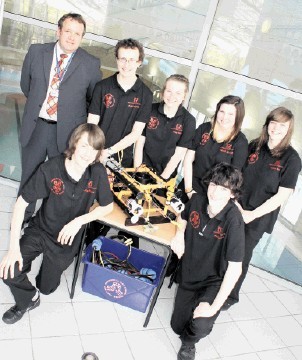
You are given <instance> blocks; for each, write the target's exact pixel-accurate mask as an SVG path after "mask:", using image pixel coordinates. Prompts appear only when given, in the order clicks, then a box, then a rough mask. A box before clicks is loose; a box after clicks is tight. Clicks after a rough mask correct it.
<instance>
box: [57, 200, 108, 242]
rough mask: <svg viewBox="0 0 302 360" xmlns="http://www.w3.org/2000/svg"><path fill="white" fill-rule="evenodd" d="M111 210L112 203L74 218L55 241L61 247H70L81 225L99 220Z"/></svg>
mask: <svg viewBox="0 0 302 360" xmlns="http://www.w3.org/2000/svg"><path fill="white" fill-rule="evenodd" d="M112 210H113V203H110V204H108V205H106V206H97V207H95V208H94V209H93V210H92V211H91V212H89V213H87V214H84V215H81V216H78V217H76V218H75V219H73V220H72V221H70V222H69V223H68V224H66V225H65V226H64V227H63V229H62V230H61V231H60V232H59V236H58V239H57V240H58V242H60V243H61V244H62V245H67V244H68V245H71V244H72V242H73V240H74V237H75V236H76V234H77V233H78V232H79V230H80V228H81V227H82V226H83V225H85V224H88V223H90V222H91V221H94V220H101V219H102V218H103V217H104V216H106V215H107V214H109V213H111V211H112Z"/></svg>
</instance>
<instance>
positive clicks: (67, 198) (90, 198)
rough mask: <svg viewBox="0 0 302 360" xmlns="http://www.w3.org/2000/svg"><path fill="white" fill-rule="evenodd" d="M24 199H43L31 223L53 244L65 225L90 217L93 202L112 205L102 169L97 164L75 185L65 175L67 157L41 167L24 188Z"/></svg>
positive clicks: (106, 180)
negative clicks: (85, 215) (87, 215)
mask: <svg viewBox="0 0 302 360" xmlns="http://www.w3.org/2000/svg"><path fill="white" fill-rule="evenodd" d="M21 195H22V197H23V199H24V200H25V201H26V202H28V203H31V202H34V201H36V200H37V199H43V202H42V205H41V208H40V209H39V211H38V213H37V215H36V216H35V217H34V218H33V219H32V222H33V225H34V226H38V227H39V228H40V229H41V230H43V231H44V232H45V233H46V234H47V235H48V237H49V238H51V239H52V240H53V241H54V242H57V237H58V234H59V232H60V231H61V230H62V228H63V227H64V225H66V224H67V223H68V222H70V221H71V220H73V219H74V218H76V217H78V216H80V215H83V214H86V213H88V211H89V209H90V207H91V205H92V204H93V202H94V200H97V201H98V202H99V204H100V205H101V206H106V205H108V204H110V203H111V202H112V201H113V199H112V193H111V191H110V187H109V183H108V176H107V173H106V170H105V168H104V166H103V165H101V164H99V163H97V164H94V165H91V166H89V167H88V168H87V169H86V171H85V172H84V174H83V176H82V177H81V179H80V180H79V181H78V182H76V181H74V180H73V179H72V178H71V177H70V176H69V175H68V173H67V171H66V168H65V157H64V155H59V156H57V157H54V158H52V159H50V160H48V161H46V162H45V163H43V164H42V165H40V167H39V168H38V170H37V171H36V172H35V174H34V175H33V176H32V177H31V179H30V180H29V181H28V183H27V184H26V185H25V186H24V188H23V191H22V193H21Z"/></svg>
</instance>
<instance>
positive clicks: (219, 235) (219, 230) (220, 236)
mask: <svg viewBox="0 0 302 360" xmlns="http://www.w3.org/2000/svg"><path fill="white" fill-rule="evenodd" d="M224 236H225V233H224V232H223V229H222V227H221V226H218V227H217V229H216V230H215V231H214V237H215V238H216V239H218V240H222V239H223V238H224Z"/></svg>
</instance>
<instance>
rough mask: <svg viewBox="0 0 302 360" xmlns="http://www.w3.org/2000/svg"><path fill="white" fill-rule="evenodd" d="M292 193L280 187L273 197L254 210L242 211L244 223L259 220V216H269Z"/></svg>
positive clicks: (290, 190)
mask: <svg viewBox="0 0 302 360" xmlns="http://www.w3.org/2000/svg"><path fill="white" fill-rule="evenodd" d="M293 191H294V190H293V189H289V188H285V187H282V186H280V187H279V189H278V192H277V193H276V194H275V195H274V196H272V197H271V198H269V199H268V200H266V201H265V202H264V203H263V204H262V205H260V206H258V207H257V208H256V209H254V210H251V211H249V210H243V211H242V217H243V220H244V222H245V223H246V224H247V223H249V222H251V221H253V220H255V219H256V218H260V217H261V216H263V215H266V214H269V213H270V212H272V211H274V210H276V209H277V208H278V207H279V206H282V205H283V204H284V203H285V202H286V201H287V199H288V198H289V197H290V195H291V194H292V193H293Z"/></svg>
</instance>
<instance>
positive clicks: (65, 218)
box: [0, 124, 112, 324]
mask: <svg viewBox="0 0 302 360" xmlns="http://www.w3.org/2000/svg"><path fill="white" fill-rule="evenodd" d="M104 142H105V138H104V134H103V132H102V130H101V129H100V128H99V127H98V126H96V125H94V124H82V125H80V126H79V127H78V128H76V129H75V130H74V132H73V134H72V135H71V138H70V141H69V148H68V149H67V150H66V152H65V156H64V155H60V156H58V157H55V158H52V159H50V160H48V161H47V162H45V163H43V164H42V165H41V166H40V167H39V168H38V170H37V171H36V173H35V174H34V175H33V176H32V178H31V179H30V180H29V182H28V183H27V184H26V185H25V186H24V188H23V189H22V191H21V195H20V196H19V197H18V199H17V202H16V204H15V208H14V212H13V217H12V224H11V240H10V247H9V251H8V253H7V255H6V256H5V257H4V258H3V259H2V261H1V263H0V277H1V278H3V280H4V282H5V283H6V284H7V285H8V286H9V287H10V290H11V292H12V294H13V296H14V298H15V301H16V305H14V306H13V307H12V308H11V309H9V310H8V311H6V312H5V313H4V315H3V317H2V319H3V321H4V322H5V323H7V324H13V323H15V322H16V321H18V320H20V319H21V318H22V316H23V315H24V314H25V312H26V311H28V310H32V309H34V308H35V307H37V306H38V305H39V304H40V296H39V293H40V292H41V293H42V294H46V295H48V294H51V293H52V292H54V291H55V290H56V288H57V287H58V286H59V284H60V278H61V275H62V273H63V271H64V270H65V269H67V267H68V266H69V265H70V264H71V263H72V261H73V258H74V256H75V254H76V253H77V251H78V249H79V244H80V239H81V233H82V230H83V225H85V224H87V223H88V222H91V221H93V220H97V219H100V218H102V217H103V216H104V215H106V214H108V213H109V212H110V211H112V193H111V191H110V187H109V183H108V177H107V173H106V170H105V168H104V167H103V165H101V164H100V163H96V161H98V159H99V157H100V155H101V152H102V150H103V147H104ZM91 164H92V165H91ZM37 199H43V202H42V205H41V208H40V209H39V211H38V212H37V215H36V216H35V217H34V218H32V219H31V220H30V222H29V225H28V227H27V228H25V230H24V235H23V236H22V238H21V239H20V240H19V238H20V232H21V224H22V220H23V218H24V212H25V209H26V206H27V205H28V204H29V203H30V202H32V201H36V200H37ZM95 200H96V201H98V202H99V204H100V206H98V207H96V208H95V209H94V210H93V211H91V212H89V209H90V207H91V205H92V204H93V202H94V201H95ZM41 253H42V254H43V260H42V264H41V267H40V270H39V274H38V275H37V277H36V286H37V288H38V289H39V290H37V289H36V287H34V286H33V285H32V284H31V283H30V281H29V280H28V277H27V275H26V274H27V273H28V272H29V271H30V268H31V263H32V261H33V260H34V259H35V258H36V257H37V256H38V255H40V254H41Z"/></svg>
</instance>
